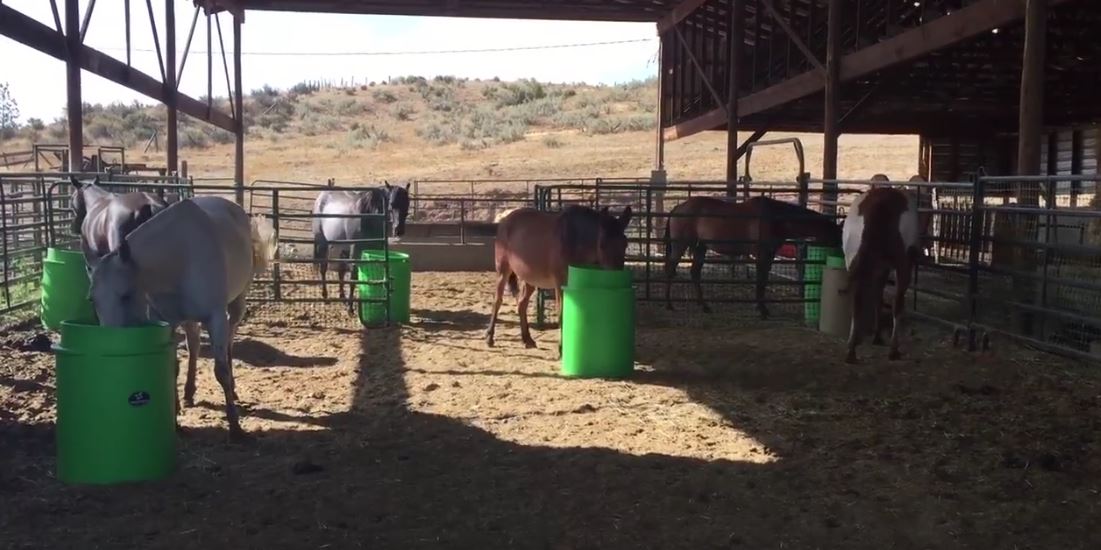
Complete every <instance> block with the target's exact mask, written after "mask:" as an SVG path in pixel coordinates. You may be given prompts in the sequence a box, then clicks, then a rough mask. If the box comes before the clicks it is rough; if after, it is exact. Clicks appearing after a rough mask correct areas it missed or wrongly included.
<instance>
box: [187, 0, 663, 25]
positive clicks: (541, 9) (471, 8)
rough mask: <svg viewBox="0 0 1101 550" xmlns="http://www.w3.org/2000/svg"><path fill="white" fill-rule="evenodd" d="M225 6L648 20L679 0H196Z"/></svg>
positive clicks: (358, 11) (364, 12)
mask: <svg viewBox="0 0 1101 550" xmlns="http://www.w3.org/2000/svg"><path fill="white" fill-rule="evenodd" d="M198 1H199V3H201V4H207V5H218V6H220V7H223V8H226V9H234V8H236V9H240V8H243V9H245V10H272V11H299V12H318V13H356V14H375V15H429V16H431V15H435V16H445V17H486V18H509V19H559V20H575V21H585V20H591V21H635V22H647V21H651V22H652V21H657V20H658V19H660V18H662V17H664V16H666V15H668V14H669V13H671V12H672V10H673V8H675V7H676V6H677V5H678V4H680V3H681V2H682V0H542V1H540V0H198Z"/></svg>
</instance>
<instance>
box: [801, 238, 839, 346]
mask: <svg viewBox="0 0 1101 550" xmlns="http://www.w3.org/2000/svg"><path fill="white" fill-rule="evenodd" d="M835 250H836V249H834V248H830V247H825V246H813V245H808V246H807V254H806V263H805V264H804V265H803V297H804V298H806V299H807V300H809V301H808V302H805V303H804V304H803V318H804V320H805V321H806V323H807V326H811V327H817V326H818V316H819V314H820V312H821V303H820V299H821V298H822V267H823V264H824V263H825V260H826V257H827V256H828V255H830V253H832V252H834V251H835Z"/></svg>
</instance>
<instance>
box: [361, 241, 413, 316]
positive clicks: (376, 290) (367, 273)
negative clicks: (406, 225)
mask: <svg viewBox="0 0 1101 550" xmlns="http://www.w3.org/2000/svg"><path fill="white" fill-rule="evenodd" d="M388 255H389V256H385V255H383V252H382V251H381V250H365V251H363V253H362V254H361V255H360V259H362V260H373V261H372V262H371V263H362V264H359V267H358V268H357V278H358V280H359V281H362V282H378V283H385V282H387V281H386V264H384V263H382V260H386V262H387V263H388V264H389V266H390V281H389V283H390V285H389V286H390V290H391V292H392V294H391V296H390V321H391V322H394V323H408V322H409V299H410V293H411V286H412V270H411V269H410V266H409V254H406V253H405V252H397V251H394V250H391V251H389V252H388ZM386 286H387V285H385V284H361V285H359V296H360V297H361V298H366V299H374V300H386ZM360 305H361V306H362V307H361V308H360V313H359V318H360V320H361V321H362V322H363V324H364V325H366V326H377V325H381V324H385V323H386V303H385V302H361V303H360Z"/></svg>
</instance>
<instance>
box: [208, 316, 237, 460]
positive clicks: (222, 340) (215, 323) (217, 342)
mask: <svg viewBox="0 0 1101 550" xmlns="http://www.w3.org/2000/svg"><path fill="white" fill-rule="evenodd" d="M226 313H227V312H225V311H224V310H223V311H221V312H216V313H215V314H214V315H211V317H210V319H209V320H208V321H207V322H206V331H207V334H209V335H210V347H211V350H212V351H213V354H214V377H215V378H217V379H218V383H219V384H220V385H221V386H222V393H223V394H225V399H226V421H227V422H229V437H230V439H233V440H238V441H239V440H242V439H246V438H247V436H246V435H245V432H244V430H242V429H241V421H240V419H239V418H238V416H237V404H236V400H235V399H234V391H233V390H234V384H233V366H232V365H231V364H230V363H229V340H230V333H229V320H228V319H227V314H226Z"/></svg>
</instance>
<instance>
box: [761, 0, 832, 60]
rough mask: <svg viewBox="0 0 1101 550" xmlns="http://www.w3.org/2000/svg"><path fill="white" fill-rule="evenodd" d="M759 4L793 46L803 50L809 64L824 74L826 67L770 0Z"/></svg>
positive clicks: (764, 0)
mask: <svg viewBox="0 0 1101 550" xmlns="http://www.w3.org/2000/svg"><path fill="white" fill-rule="evenodd" d="M761 4H762V5H763V6H764V7H765V9H766V10H768V13H769V14H770V15H772V20H773V21H775V22H776V24H777V25H779V26H780V28H781V29H783V30H784V32H785V33H786V34H787V35H788V38H789V39H791V43H792V44H795V47H796V48H798V49H799V51H801V52H803V55H804V56H806V58H807V60H808V61H810V63H811V65H814V68H816V69H818V71H819V72H821V73H823V74H825V72H826V67H824V66H822V62H821V61H819V60H818V58H817V57H815V55H814V52H812V51H810V48H808V47H807V45H806V44H805V43H804V42H803V40H802V39H800V38H799V35H798V34H795V31H794V30H793V29H792V28H791V25H788V23H787V21H785V20H784V19H783V18H782V17H780V12H778V11H776V7H775V6H773V5H772V0H761ZM760 16H761V14H757V17H760Z"/></svg>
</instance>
